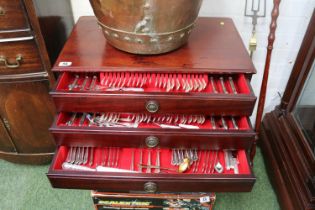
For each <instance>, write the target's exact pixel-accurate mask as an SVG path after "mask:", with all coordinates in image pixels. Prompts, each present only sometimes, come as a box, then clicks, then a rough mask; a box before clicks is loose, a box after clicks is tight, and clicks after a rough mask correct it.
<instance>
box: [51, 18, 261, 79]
mask: <svg viewBox="0 0 315 210" xmlns="http://www.w3.org/2000/svg"><path fill="white" fill-rule="evenodd" d="M61 62H68V63H64V64H66V65H69V66H67V67H64V66H61V65H60V63H61ZM53 70H54V71H147V72H150V71H151V72H152V71H155V72H213V73H249V74H252V73H256V70H255V67H254V65H253V63H252V61H251V59H250V57H249V55H248V52H247V50H246V48H245V46H244V44H243V42H242V40H241V37H240V35H239V33H238V31H237V30H236V28H235V25H234V23H233V21H232V20H231V19H230V18H198V20H197V22H196V26H195V29H194V30H193V31H192V33H191V36H190V38H189V41H188V43H187V44H186V45H184V46H183V47H181V48H179V49H178V50H175V51H173V52H169V53H165V54H161V55H134V54H130V53H126V52H123V51H120V50H117V49H115V48H114V47H112V46H111V45H110V44H108V43H107V42H106V39H105V37H104V35H103V32H102V30H101V28H100V27H99V26H98V24H97V21H96V18H95V17H81V18H80V19H79V21H78V22H77V24H76V26H75V27H74V29H73V31H72V33H71V35H70V37H69V39H68V41H67V42H66V44H65V46H64V48H63V50H62V52H61V54H60V56H59V58H58V59H57V62H56V64H55V66H54V68H53Z"/></svg>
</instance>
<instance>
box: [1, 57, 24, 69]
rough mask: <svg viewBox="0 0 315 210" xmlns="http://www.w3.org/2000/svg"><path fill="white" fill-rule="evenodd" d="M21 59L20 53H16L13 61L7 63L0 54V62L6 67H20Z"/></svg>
mask: <svg viewBox="0 0 315 210" xmlns="http://www.w3.org/2000/svg"><path fill="white" fill-rule="evenodd" d="M22 59H23V57H22V55H17V56H16V57H15V63H9V62H8V60H7V58H6V57H5V56H3V55H1V56H0V63H4V65H5V67H7V68H10V69H15V68H18V67H20V65H21V61H22Z"/></svg>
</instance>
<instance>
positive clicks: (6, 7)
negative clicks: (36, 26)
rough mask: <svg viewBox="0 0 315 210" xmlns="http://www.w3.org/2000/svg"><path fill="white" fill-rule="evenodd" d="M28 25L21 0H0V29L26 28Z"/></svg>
mask: <svg viewBox="0 0 315 210" xmlns="http://www.w3.org/2000/svg"><path fill="white" fill-rule="evenodd" d="M28 27H29V25H28V22H27V17H26V13H25V10H24V5H23V2H22V1H21V0H10V1H7V0H0V31H6V30H17V29H26V28H28Z"/></svg>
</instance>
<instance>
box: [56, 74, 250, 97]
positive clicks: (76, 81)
mask: <svg viewBox="0 0 315 210" xmlns="http://www.w3.org/2000/svg"><path fill="white" fill-rule="evenodd" d="M133 88H135V89H133ZM56 90H57V91H72V92H78V91H79V92H81V91H82V92H117V91H118V92H121V91H122V90H124V91H123V92H146V93H150V92H152V93H153V92H156V93H157V92H160V93H163V92H164V93H166V92H168V93H199V94H202V93H209V94H227V95H239V94H250V93H251V89H250V87H249V85H248V81H247V79H246V77H245V75H244V74H233V75H232V74H222V75H216V74H214V75H212V74H193V73H192V74H187V73H186V74H180V73H176V74H167V73H166V74H161V73H130V72H125V73H124V72H101V73H70V72H64V73H63V74H62V75H61V78H60V80H59V83H58V85H57V87H56Z"/></svg>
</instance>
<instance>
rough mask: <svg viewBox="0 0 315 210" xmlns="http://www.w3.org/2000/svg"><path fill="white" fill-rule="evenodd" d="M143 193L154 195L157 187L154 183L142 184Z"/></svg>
mask: <svg viewBox="0 0 315 210" xmlns="http://www.w3.org/2000/svg"><path fill="white" fill-rule="evenodd" d="M144 191H145V192H147V193H155V192H156V191H157V185H156V184H155V183H154V182H147V183H145V184H144Z"/></svg>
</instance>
